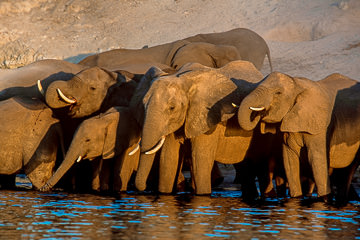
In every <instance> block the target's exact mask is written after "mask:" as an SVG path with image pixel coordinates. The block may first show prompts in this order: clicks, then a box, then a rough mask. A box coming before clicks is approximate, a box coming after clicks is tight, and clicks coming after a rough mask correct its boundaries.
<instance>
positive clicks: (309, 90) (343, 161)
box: [238, 72, 359, 197]
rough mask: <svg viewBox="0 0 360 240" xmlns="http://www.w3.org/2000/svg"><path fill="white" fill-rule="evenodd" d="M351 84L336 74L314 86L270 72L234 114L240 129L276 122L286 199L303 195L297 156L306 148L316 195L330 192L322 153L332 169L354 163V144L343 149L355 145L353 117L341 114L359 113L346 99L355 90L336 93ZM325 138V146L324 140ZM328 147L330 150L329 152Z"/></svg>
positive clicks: (299, 79)
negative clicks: (287, 187)
mask: <svg viewBox="0 0 360 240" xmlns="http://www.w3.org/2000/svg"><path fill="white" fill-rule="evenodd" d="M355 84H356V81H353V80H350V79H348V78H346V77H344V76H342V75H339V74H333V75H330V76H329V77H327V78H325V79H323V80H321V81H318V82H314V81H311V80H309V79H305V78H293V77H290V76H288V75H285V74H281V73H277V72H274V73H271V74H270V75H269V76H267V77H266V78H265V79H264V80H263V81H262V82H261V83H260V84H259V86H258V87H257V88H256V89H255V90H254V91H253V92H251V93H250V94H249V95H248V96H247V97H246V98H245V99H244V100H243V101H242V103H241V105H240V108H239V111H238V119H239V124H240V126H241V127H242V128H244V129H247V130H251V129H253V128H254V127H255V126H256V125H257V124H258V123H259V122H260V124H261V125H263V128H265V129H266V127H267V125H268V124H269V123H276V122H278V123H281V126H280V131H281V132H283V133H284V142H283V158H284V166H285V170H286V175H287V178H288V182H289V188H290V195H291V197H298V196H301V195H302V194H303V193H302V190H301V184H300V175H299V174H300V173H299V156H300V151H301V150H302V149H303V148H306V149H307V158H308V161H309V163H310V167H311V169H312V172H313V175H314V179H315V183H316V187H317V192H318V195H319V196H321V197H325V196H327V195H328V194H329V193H330V183H329V173H328V167H329V164H328V160H327V154H329V159H330V167H334V168H339V167H345V166H348V165H349V164H350V163H351V162H352V161H353V160H354V156H355V154H356V153H357V151H358V145H353V144H350V145H351V147H348V146H346V145H347V144H349V143H350V142H351V141H352V142H354V140H353V139H357V140H356V141H358V139H359V138H358V136H356V134H357V131H355V129H357V125H356V124H357V121H358V119H357V118H356V117H349V118H348V120H345V119H346V118H344V117H343V116H346V115H351V116H353V115H352V114H355V113H356V114H355V115H357V114H358V113H357V110H356V107H355V105H356V104H355V105H352V102H351V101H350V100H349V99H351V97H354V95H355V92H356V91H355V90H354V91H353V92H352V93H351V91H349V92H350V93H346V94H345V93H343V94H341V93H342V92H345V91H347V90H341V89H345V88H348V87H351V86H353V85H355ZM350 89H351V88H350ZM339 90H341V91H339ZM347 94H348V95H347ZM351 94H353V96H351ZM335 98H336V105H335V108H334V102H335ZM344 102H345V103H344ZM250 107H255V108H261V107H264V110H262V111H254V110H251V109H250ZM259 110H260V109H259ZM332 112H333V115H332ZM350 119H351V120H350ZM354 119H356V121H353V120H354ZM350 121H351V123H350ZM352 124H354V125H352ZM355 126H356V127H355ZM328 127H329V129H330V131H328ZM352 127H354V128H352ZM350 128H352V130H350V131H349V133H346V129H350ZM350 132H351V133H350ZM327 135H329V137H330V142H327ZM356 141H355V142H356ZM357 144H358V142H357ZM327 146H330V152H328V150H327ZM339 149H340V150H341V151H339ZM339 153H340V156H341V158H340V157H339ZM344 156H346V158H345V157H344ZM348 182H349V181H348Z"/></svg>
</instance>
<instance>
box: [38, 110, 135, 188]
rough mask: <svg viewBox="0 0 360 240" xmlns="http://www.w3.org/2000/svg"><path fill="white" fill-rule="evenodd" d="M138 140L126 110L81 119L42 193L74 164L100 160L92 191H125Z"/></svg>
mask: <svg viewBox="0 0 360 240" xmlns="http://www.w3.org/2000/svg"><path fill="white" fill-rule="evenodd" d="M139 140H140V128H139V126H138V125H137V123H136V121H135V120H134V119H133V117H132V113H131V112H130V110H129V109H128V108H127V107H113V108H111V109H109V110H108V111H106V112H105V113H103V114H100V115H98V116H94V117H92V118H89V119H86V120H84V121H83V122H82V123H81V125H80V126H79V127H78V129H77V130H76V132H75V134H74V138H73V140H72V142H71V145H70V147H69V149H68V151H67V153H66V156H65V159H64V161H63V162H62V163H61V165H60V166H59V168H58V169H57V171H56V172H55V173H54V175H53V176H52V177H51V178H50V179H49V181H47V182H46V184H45V185H44V186H43V187H42V188H41V190H42V191H48V190H50V189H51V188H52V187H53V186H54V185H55V184H56V183H57V182H58V181H59V180H60V179H61V178H62V177H63V176H64V174H65V173H66V172H67V171H68V170H69V169H70V168H71V167H72V166H73V164H75V163H76V162H79V161H81V160H84V159H89V160H90V161H92V160H95V159H98V158H100V159H101V160H100V161H97V163H98V164H100V166H97V165H95V166H94V174H93V181H92V189H93V190H96V191H109V190H110V191H112V190H114V191H126V189H127V184H128V182H129V179H130V177H131V175H132V173H133V171H136V170H137V166H138V159H139V152H135V151H133V150H134V148H135V146H136V145H137V143H138V142H139ZM135 150H136V149H135ZM132 152H133V153H132ZM113 158H115V163H114V164H112V161H111V159H113ZM107 162H110V169H106V168H105V166H106V165H109V164H106V163H107ZM111 179H113V184H111Z"/></svg>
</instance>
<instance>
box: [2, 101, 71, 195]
mask: <svg viewBox="0 0 360 240" xmlns="http://www.w3.org/2000/svg"><path fill="white" fill-rule="evenodd" d="M0 111H1V112H2V114H1V115H0V124H1V128H0V146H1V147H0V174H1V175H13V176H14V175H15V174H17V173H20V172H24V173H25V174H26V175H27V176H28V178H29V180H30V182H31V183H32V185H33V187H34V188H35V189H39V188H40V187H42V186H43V185H44V184H45V183H46V181H47V180H48V179H49V178H50V177H51V175H52V172H53V168H54V166H55V162H56V158H57V153H58V149H61V150H62V151H60V152H63V151H64V145H63V135H62V128H61V126H60V122H59V120H58V119H56V118H54V117H53V113H52V111H51V110H50V109H49V108H48V107H47V106H46V105H45V104H44V103H43V102H41V101H40V100H38V99H31V98H26V97H16V98H10V99H7V100H4V101H1V102H0ZM59 156H61V155H59ZM1 185H2V186H3V185H5V186H12V187H14V186H15V178H13V180H12V182H11V183H9V182H7V183H1Z"/></svg>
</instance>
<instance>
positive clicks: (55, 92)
mask: <svg viewBox="0 0 360 240" xmlns="http://www.w3.org/2000/svg"><path fill="white" fill-rule="evenodd" d="M266 56H267V57H268V60H269V65H270V68H271V71H272V63H271V59H270V52H269V48H268V46H267V44H266V42H265V41H264V39H263V38H262V37H261V36H259V35H258V34H256V33H255V32H253V31H251V30H249V29H244V28H237V29H233V30H230V31H227V32H222V33H210V34H198V35H195V36H192V37H189V38H186V39H183V40H179V41H175V42H172V43H167V44H163V45H158V46H154V47H144V48H142V49H116V50H111V51H108V52H103V53H99V54H95V55H91V56H89V57H87V58H85V59H83V60H82V61H80V62H79V63H78V64H74V63H69V62H66V61H62V60H41V61H37V62H34V63H32V64H29V65H27V66H24V67H21V68H18V69H11V70H8V69H3V70H0V111H1V112H3V114H1V115H0V122H1V126H2V127H1V128H0V136H1V138H0V146H1V148H0V152H1V154H0V185H1V187H2V188H12V187H14V186H15V175H16V174H17V173H21V172H23V173H25V174H26V175H27V177H28V178H29V180H30V181H31V183H32V186H33V188H34V189H36V190H40V191H49V190H51V189H64V190H71V191H73V190H76V191H98V192H111V193H113V192H122V191H127V190H128V187H136V189H137V190H139V191H144V190H153V191H157V192H160V193H172V192H175V191H183V190H184V187H187V189H191V190H192V191H193V192H194V193H195V194H201V195H202V194H211V189H212V186H214V184H216V183H217V182H220V181H221V180H222V177H223V176H222V175H221V171H219V167H218V165H217V163H223V164H234V167H235V169H236V178H235V181H237V182H238V183H240V184H241V187H242V192H243V198H244V199H255V198H257V197H259V192H258V189H257V184H256V183H257V182H258V185H259V189H260V196H261V197H269V196H270V197H276V196H278V197H284V196H286V195H287V189H289V192H288V193H289V195H290V197H300V196H311V195H312V194H313V192H314V191H315V189H316V192H317V195H318V197H319V198H321V199H324V200H329V199H332V197H333V196H335V199H336V200H337V201H347V200H348V199H349V196H350V195H351V181H352V178H353V175H354V173H355V171H356V169H357V167H358V165H359V161H360V158H359V143H360V95H359V94H358V92H359V90H360V88H359V87H360V86H359V83H358V82H357V81H356V80H352V79H350V78H348V77H346V76H343V75H341V74H337V73H335V74H332V75H329V76H328V77H326V78H325V79H323V80H320V81H312V80H309V79H306V78H301V77H291V76H289V75H286V74H282V73H279V72H272V73H270V74H269V75H267V76H266V77H264V76H263V75H262V73H261V72H260V69H261V68H262V65H263V61H264V59H265V57H266ZM184 169H189V171H190V175H191V180H190V181H189V180H187V179H185V177H184V175H183V170H184ZM274 183H275V184H274ZM315 187H316V188H315Z"/></svg>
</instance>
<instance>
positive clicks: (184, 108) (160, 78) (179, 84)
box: [130, 60, 263, 195]
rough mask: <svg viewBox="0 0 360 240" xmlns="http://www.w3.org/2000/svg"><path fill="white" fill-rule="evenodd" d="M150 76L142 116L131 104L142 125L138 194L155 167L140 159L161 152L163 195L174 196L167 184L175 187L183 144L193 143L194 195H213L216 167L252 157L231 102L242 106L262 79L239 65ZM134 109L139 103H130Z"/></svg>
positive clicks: (251, 67)
mask: <svg viewBox="0 0 360 240" xmlns="http://www.w3.org/2000/svg"><path fill="white" fill-rule="evenodd" d="M149 71H151V70H149ZM148 74H149V75H151V77H150V79H152V80H151V81H150V83H149V84H150V88H149V89H148V91H147V92H146V94H145V96H144V97H143V99H142V101H141V104H140V105H142V106H143V112H142V111H139V110H138V109H140V108H139V106H137V105H136V104H134V105H132V104H130V106H131V107H134V108H135V109H136V112H137V114H138V115H136V118H137V119H139V120H138V121H140V122H141V121H143V128H142V133H141V143H140V149H141V155H140V161H139V167H138V171H137V174H136V179H135V185H136V187H137V189H138V190H140V191H142V190H144V189H145V188H146V179H147V176H148V173H149V171H150V169H151V166H152V161H149V160H148V159H147V160H146V161H144V160H143V159H142V156H146V155H151V154H153V153H154V152H156V151H157V150H159V149H160V148H161V156H160V166H159V191H160V192H163V193H169V192H171V190H172V184H169V183H173V182H174V179H175V176H176V171H177V169H178V166H179V165H180V164H181V163H180V162H179V161H178V158H179V157H178V155H179V154H178V153H179V148H180V145H181V143H182V141H184V139H189V140H190V142H191V156H192V166H191V173H192V178H193V181H194V186H195V193H196V194H200V195H202V194H210V193H211V177H210V176H211V170H212V167H213V164H214V161H215V160H216V161H218V162H221V163H226V164H233V163H237V162H241V161H242V160H243V159H244V158H245V157H246V156H247V155H248V153H247V151H248V149H249V147H250V145H251V143H252V140H253V131H244V130H242V129H241V128H240V127H238V124H237V120H236V122H235V123H236V124H234V120H233V117H236V109H235V108H234V107H233V106H232V101H235V100H236V104H238V103H239V101H241V98H243V97H245V96H246V95H247V94H248V93H249V92H250V91H251V90H252V89H253V88H255V86H256V84H257V83H258V82H259V81H260V80H262V79H263V75H262V74H261V73H260V72H259V71H258V70H257V69H256V68H255V66H254V65H253V64H252V63H250V62H247V61H241V60H239V61H233V62H231V63H228V64H227V65H225V66H224V67H222V68H219V69H214V68H209V67H205V66H202V65H200V64H187V65H185V66H184V67H183V68H181V69H180V70H179V71H178V72H177V73H175V74H173V75H166V74H165V73H163V72H162V71H161V70H156V69H155V70H154V69H152V73H149V72H148V73H147V74H145V76H147V75H148ZM140 84H141V83H140ZM140 84H139V86H140ZM140 95H141V94H140ZM134 97H136V93H135V95H134ZM131 103H137V101H133V99H132V101H131ZM135 106H137V107H135ZM250 155H251V154H250Z"/></svg>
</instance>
